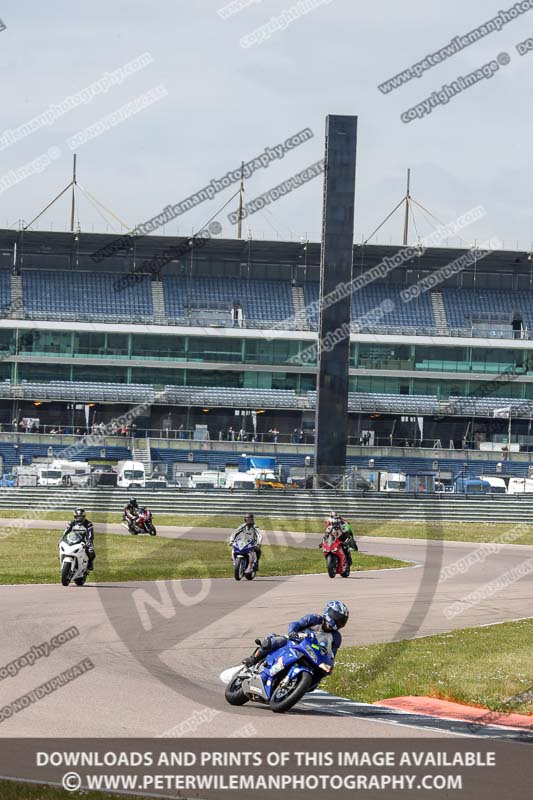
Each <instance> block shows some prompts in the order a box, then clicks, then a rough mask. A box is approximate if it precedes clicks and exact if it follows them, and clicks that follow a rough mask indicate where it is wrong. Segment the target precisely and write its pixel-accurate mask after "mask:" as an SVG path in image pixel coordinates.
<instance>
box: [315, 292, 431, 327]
mask: <svg viewBox="0 0 533 800" xmlns="http://www.w3.org/2000/svg"><path fill="white" fill-rule="evenodd" d="M402 288H403V287H401V286H393V285H386V284H383V283H370V284H368V286H364V287H363V288H362V289H358V290H357V291H355V292H353V294H352V325H351V327H352V330H382V331H383V329H385V328H387V329H393V328H399V329H400V332H405V331H404V330H403V329H404V328H412V329H413V332H414V331H420V330H421V329H426V330H427V332H428V333H430V334H432V333H435V332H436V323H435V317H434V314H433V307H432V304H431V294H430V292H426V293H425V294H422V295H420V297H418V298H417V299H416V300H412V301H411V302H409V303H404V302H403V301H402V299H401V297H400V292H401V290H402ZM304 297H305V305H306V307H307V317H308V321H309V324H310V326H311V327H312V328H313V329H314V330H316V328H317V327H318V314H317V313H316V310H315V309H316V304H317V303H318V297H319V285H318V283H316V282H315V283H312V282H309V283H306V284H305V286H304ZM385 301H390V302H391V303H392V304H393V305H394V307H393V308H392V310H391V311H387V312H386V313H384V314H383V316H381V317H380V316H379V315H378V316H377V317H376V319H375V320H373V319H372V313H371V312H373V311H374V310H375V309H378V308H379V307H380V306H381V307H382V304H383V303H384V302H385ZM309 306H311V308H309ZM358 320H359V324H357V323H358Z"/></svg>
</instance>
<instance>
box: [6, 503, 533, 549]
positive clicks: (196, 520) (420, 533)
mask: <svg viewBox="0 0 533 800" xmlns="http://www.w3.org/2000/svg"><path fill="white" fill-rule="evenodd" d="M153 510H154V515H155V523H156V525H158V526H165V525H178V526H180V527H191V528H228V529H234V528H236V527H237V526H238V525H241V524H242V516H223V515H216V514H213V515H209V514H204V515H197V516H187V515H180V514H158V513H157V508H155V507H154V508H153ZM339 513H342V508H339ZM0 514H1V516H2V517H3V518H5V519H13V520H14V518H17V517H18V518H26V519H28V518H29V517H28V512H27V511H22V510H20V509H2V510H1V512H0ZM88 516H89V518H90V519H91V520H92V521H93V522H108V523H120V521H121V515H120V513H109V512H105V511H95V512H92V511H91V512H89V513H88ZM32 518H33V519H43V520H47V519H50V520H61V521H63V522H66V520H67V519H69V512H68V511H46V512H43V511H40V510H39V509H38V508H36V509H35V512H34V513H32ZM256 520H257V524H258V526H259V528H261V530H263V531H270V530H275V531H295V532H302V533H321V532H322V531H323V530H324V518H323V517H319V518H308V519H304V518H296V519H294V518H286V517H261V516H257V515H256ZM0 522H1V520H0ZM351 522H352V526H353V529H354V533H355V535H356V536H398V537H400V538H403V539H432V540H438V539H441V540H444V541H452V542H492V541H495V540H498V538H499V537H501V536H502V535H504V534H510V533H512V537H510V538H511V539H512V541H509V542H508V543H509V544H511V543H512V544H528V545H533V520H532V523H531V525H530V526H526V525H519V524H518V523H509V524H507V523H487V522H444V521H440V520H438V521H435V522H433V521H431V520H427V521H423V522H420V521H418V520H368V519H366V520H365V519H363V520H359V519H352V520H351ZM1 532H2V528H1V527H0V535H1ZM515 532H516V535H515Z"/></svg>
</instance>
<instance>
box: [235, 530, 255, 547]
mask: <svg viewBox="0 0 533 800" xmlns="http://www.w3.org/2000/svg"><path fill="white" fill-rule="evenodd" d="M250 544H252V537H251V536H249V535H248V534H247V533H239V535H238V536H236V537H235V540H234V542H233V546H234V547H236V548H237V549H238V550H244V548H245V547H248V545H250Z"/></svg>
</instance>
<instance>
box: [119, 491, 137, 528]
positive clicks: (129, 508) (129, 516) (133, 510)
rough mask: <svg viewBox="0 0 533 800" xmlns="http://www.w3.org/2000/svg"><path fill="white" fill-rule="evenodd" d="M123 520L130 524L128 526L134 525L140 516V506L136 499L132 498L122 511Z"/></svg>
mask: <svg viewBox="0 0 533 800" xmlns="http://www.w3.org/2000/svg"><path fill="white" fill-rule="evenodd" d="M122 514H123V517H122V518H123V520H124V521H125V522H127V523H128V525H132V524H133V523H134V522H135V520H136V518H137V516H138V515H139V504H138V502H137V500H136V499H135V497H131V498H130V500H129V501H128V503H127V504H126V505H125V506H124V508H123V509H122Z"/></svg>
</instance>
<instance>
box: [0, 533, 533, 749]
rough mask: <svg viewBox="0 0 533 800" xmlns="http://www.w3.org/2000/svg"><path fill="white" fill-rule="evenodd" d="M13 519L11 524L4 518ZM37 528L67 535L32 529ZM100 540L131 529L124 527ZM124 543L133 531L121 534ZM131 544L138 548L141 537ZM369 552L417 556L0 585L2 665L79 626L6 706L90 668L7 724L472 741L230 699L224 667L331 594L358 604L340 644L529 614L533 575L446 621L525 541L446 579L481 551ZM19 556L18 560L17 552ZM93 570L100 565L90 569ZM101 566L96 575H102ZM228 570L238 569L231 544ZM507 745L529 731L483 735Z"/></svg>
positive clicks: (306, 706) (308, 705)
mask: <svg viewBox="0 0 533 800" xmlns="http://www.w3.org/2000/svg"><path fill="white" fill-rule="evenodd" d="M6 522H9V520H6ZM29 524H30V525H31V526H32V527H38V526H39V527H46V528H50V527H58V529H59V528H60V527H61V525H60V523H54V522H42V521H41V522H31V523H29ZM95 527H96V531H97V532H103V531H106V532H108V533H124V534H126V532H125V531H124V529H123V528H122V527H121V526H120V525H96V526H95ZM126 535H127V534H126ZM159 536H161V537H162V538H163V537H165V536H169V537H176V536H186V537H187V538H188V539H190V538H196V539H198V540H202V539H224V538H227V536H228V531H225V530H223V529H220V528H211V529H208V528H203V529H195V530H191V529H185V528H167V529H165V528H159ZM131 538H132V549H133V548H134V547H135V541H136V540H135V539H134V538H133V537H131ZM318 541H319V540H318V537H317V536H315V535H309V534H308V535H305V534H291V535H290V539H289V535H288V534H277V533H276V532H270V533H269V534H268V533H267V534H266V535H265V542H267V543H272V544H282V543H284V542H286V543H288V544H291V545H296V546H310V547H315V546H316V545H317V543H318ZM358 543H359V547H360V549H361V550H362V551H363V552H368V553H371V554H376V555H387V556H391V557H396V558H401V559H403V560H407V561H410V562H413V566H412V567H409V568H404V569H399V570H379V571H369V572H359V573H354V574H353V575H352V576H351V577H350V578H349V579H347V580H343V579H342V578H340V577H338V578H335V579H334V580H331V579H330V578H329V577H328V576H327V574H326V572H325V570H324V572H323V573H322V574H318V575H305V576H293V577H283V578H275V577H268V578H261V577H258V578H257V579H256V580H255V581H253V582H247V581H242V582H240V583H237V582H236V581H235V580H233V578H229V577H228V579H227V580H226V579H218V580H211V579H205V580H203V581H200V580H188V581H155V582H139V583H109V584H100V585H97V584H94V583H88V584H87V585H86V586H85V587H82V588H80V587H76V586H74V585H73V586H70V587H68V588H65V587H63V586H61V585H59V574H58V584H57V585H23V586H0V604H1V607H2V608H3V609H4V610H6V609H9V613H7V614H6V613H4V614H3V619H2V625H1V627H0V653H1V664H0V667H2V666H3V665H5V664H7V663H8V662H10V661H11V660H12V659H15V658H17V657H18V656H20V655H22V654H23V653H25V652H26V651H29V650H30V649H31V647H32V645H37V644H39V643H41V642H44V641H46V640H49V639H50V638H51V637H53V636H55V635H57V634H58V633H59V632H61V631H63V630H65V629H67V628H68V627H69V626H71V625H75V626H77V628H78V629H79V631H80V635H79V636H78V637H76V638H75V639H73V640H72V641H69V642H68V643H66V644H64V645H63V646H61V647H59V648H57V649H55V650H53V652H51V653H50V654H49V655H48V657H42V658H39V659H38V660H37V661H36V662H35V663H34V664H33V665H32V666H27V667H24V668H23V669H21V670H20V671H19V673H18V674H17V675H16V676H14V677H12V676H8V677H4V678H3V679H2V680H0V707H2V706H5V705H6V704H9V703H12V702H13V701H14V700H16V699H17V698H20V697H21V696H22V695H24V694H25V693H26V692H29V691H30V690H32V689H34V688H36V687H38V686H39V685H41V684H42V683H44V682H45V681H48V680H49V679H50V678H51V677H53V676H56V675H58V674H59V673H61V672H62V671H63V670H66V669H68V668H69V667H71V666H72V665H74V664H76V663H78V662H79V661H81V660H82V659H84V658H89V659H91V661H92V662H93V664H94V669H91V670H90V671H88V672H86V673H85V674H84V675H82V676H81V677H79V678H78V679H76V680H73V681H72V682H70V683H68V684H67V685H65V686H62V687H61V688H59V689H58V690H57V691H54V692H53V693H51V694H48V695H47V696H45V697H43V699H41V700H38V701H37V702H33V703H31V704H29V705H28V706H27V707H25V708H23V709H21V710H20V711H19V712H18V713H14V714H13V716H11V717H9V718H7V719H4V720H3V721H2V722H1V723H0V736H1V737H14V736H38V737H41V736H42V737H51V736H63V737H64V736H72V737H78V736H84V737H92V736H95V737H98V736H117V737H121V736H127V737H135V736H139V737H141V736H142V737H145V736H146V737H152V736H155V737H157V736H163V735H172V736H191V735H192V736H202V737H205V736H209V737H218V736H222V737H224V736H235V735H236V736H239V735H243V736H247V735H252V736H255V735H257V736H266V737H269V736H275V737H293V736H299V737H315V736H316V737H430V736H435V735H436V731H439V732H440V734H441V735H444V736H454V735H458V734H459V735H468V734H469V731H468V729H467V728H466V726H465V724H464V723H461V722H451V721H439V720H436V719H432V718H421V717H419V716H417V715H410V714H405V713H401V712H396V711H392V710H388V709H386V708H382V707H377V706H372V705H366V704H358V703H354V702H349V701H344V700H342V699H340V698H333V697H331V696H329V695H327V694H325V693H324V692H316V693H313V694H312V695H308V696H307V697H306V698H304V700H303V701H302V702H301V703H300V704H299V705H298V706H297V707H296V708H295V709H293V710H292V711H290V712H288V713H286V714H284V715H280V714H277V715H274V714H272V712H271V711H270V710H269V709H268V708H267V707H263V706H258V705H254V704H252V703H249V704H247V705H245V706H243V707H242V708H236V707H231V706H229V705H227V703H226V702H225V700H224V684H223V682H222V680H221V677H220V676H221V673H222V672H223V671H224V670H226V669H228V668H230V667H232V666H235V665H237V664H239V662H240V660H241V659H242V658H243V657H244V656H245V655H248V654H249V653H250V652H251V650H252V649H253V646H254V645H253V640H254V639H255V637H256V636H262V635H265V634H266V633H269V632H271V631H274V630H275V631H280V632H283V631H284V630H285V629H286V626H287V623H288V622H289V621H291V620H293V619H296V618H298V617H299V616H301V615H302V614H304V613H308V612H310V611H320V610H321V609H322V606H323V605H324V603H325V602H326V601H327V600H329V599H332V598H339V599H342V600H344V601H345V602H346V603H347V604H348V606H349V607H350V610H351V617H350V622H349V625H348V627H347V628H346V630H345V632H344V643H345V644H347V645H356V644H363V643H370V642H386V641H394V640H401V639H407V638H412V637H414V636H422V635H426V634H432V633H438V632H443V631H448V630H452V629H455V628H465V627H469V626H478V625H483V624H491V623H497V622H502V621H505V620H512V619H519V618H524V617H528V616H531V598H532V596H533V574H532V573H531V572H529V573H528V574H525V575H523V576H522V577H521V578H520V580H515V581H514V582H511V581H509V583H508V585H505V586H503V588H501V589H500V590H499V591H497V592H495V593H493V594H491V596H490V597H486V598H481V599H479V602H477V603H476V604H474V605H472V606H471V607H469V608H467V609H466V610H464V611H463V613H460V614H457V615H456V616H454V617H452V618H450V615H449V609H450V607H451V605H452V604H453V603H456V602H457V601H459V600H461V599H463V598H464V597H465V596H466V595H468V594H469V593H471V592H473V591H476V590H479V589H480V588H481V587H483V586H484V585H486V584H487V583H489V582H490V581H491V580H495V579H497V578H498V577H500V576H501V575H502V574H504V573H509V572H510V571H512V570H513V569H514V568H518V567H519V566H520V565H521V564H523V563H524V561H526V560H527V559H528V558H530V557H531V555H532V554H533V548H531V547H526V546H513V545H504V546H501V548H500V549H499V551H498V552H496V553H492V554H490V555H488V556H487V557H486V558H484V560H482V561H479V562H477V563H474V564H473V565H472V566H471V567H470V568H469V569H468V570H467V571H466V572H464V573H461V572H458V573H457V574H456V575H455V576H454V577H451V578H449V579H448V580H445V581H439V576H440V575H441V570H442V569H443V567H446V566H447V565H450V564H451V563H453V562H455V561H457V559H460V558H463V557H465V556H467V555H468V554H469V553H471V552H472V551H473V550H476V549H477V548H479V547H480V545H476V544H471V543H463V542H462V543H458V542H441V541H433V542H432V541H426V540H419V539H394V538H365V537H361V538H359V539H358ZM21 557H23V553H21ZM96 564H98V561H97V562H96ZM97 570H98V566H96V571H95V573H94V575H95V577H96V576H97V575H98V572H97ZM228 575H231V561H230V553H229V549H228ZM496 732H497V734H498V735H500V736H506V737H508V738H524V737H526V738H527V737H528V736H529V735H530V734H526V733H521V734H520V733H518V732H516V731H511V730H506V729H501V728H498V729H491V728H487V729H486V731H484V735H490V734H494V733H496Z"/></svg>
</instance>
